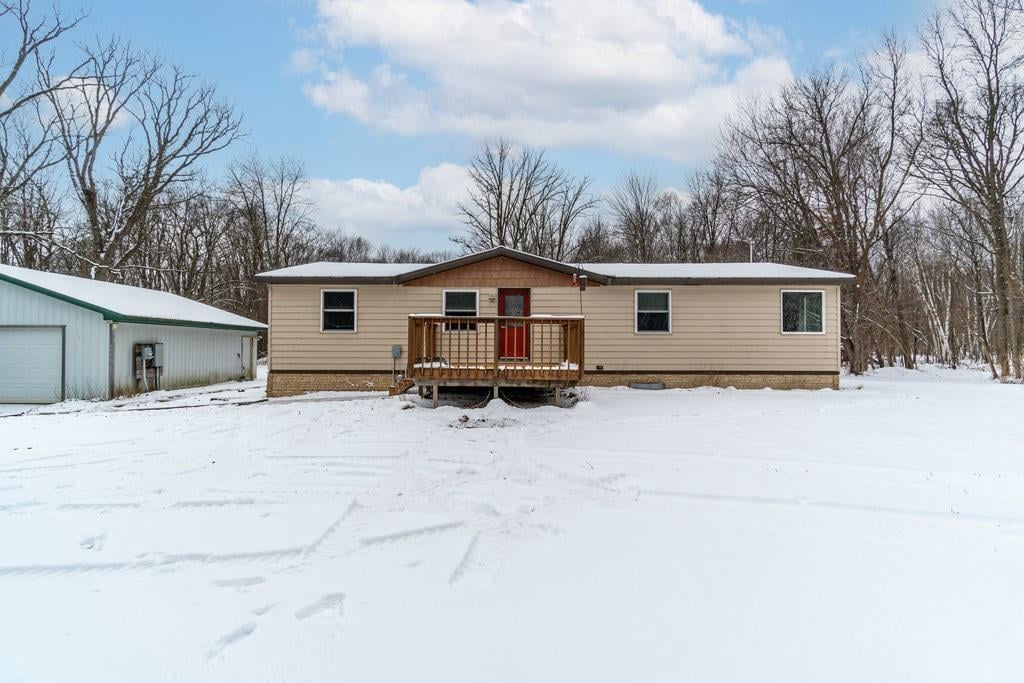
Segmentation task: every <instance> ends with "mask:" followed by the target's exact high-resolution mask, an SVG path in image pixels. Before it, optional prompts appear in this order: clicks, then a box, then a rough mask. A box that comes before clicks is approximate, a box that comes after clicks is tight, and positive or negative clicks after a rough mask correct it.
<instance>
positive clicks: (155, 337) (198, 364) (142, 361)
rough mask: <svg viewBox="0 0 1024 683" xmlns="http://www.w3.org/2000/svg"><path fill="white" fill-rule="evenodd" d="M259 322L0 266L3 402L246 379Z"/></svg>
mask: <svg viewBox="0 0 1024 683" xmlns="http://www.w3.org/2000/svg"><path fill="white" fill-rule="evenodd" d="M265 329H266V325H264V324H262V323H259V322H256V321H255V320H249V319H248V318H243V317H242V316H239V315H234V314H233V313H228V312H227V311H222V310H220V309H219V308H214V307H213V306H207V305H206V304H201V303H199V302H198V301H192V300H191V299H186V298H184V297H180V296H177V295H175V294H170V293H168V292H158V291H154V290H150V289H143V288H141V287H129V286H126V285H118V284H113V283H110V282H99V281H96V280H88V279H86V278H80V277H73V276H71V275H59V274H57V273H46V272H42V271H38V270H31V269H29V268H18V267H15V266H6V265H0V403H53V402H56V401H62V400H64V399H71V398H81V399H90V398H112V397H114V396H119V395H124V394H134V393H137V392H140V391H146V390H150V389H155V388H164V389H173V388H180V387H189V386H200V385H204V384H213V383H215V382H223V381H228V380H232V379H239V378H243V377H244V378H250V379H251V378H253V377H254V372H255V365H256V337H257V335H258V333H259V332H260V331H261V330H265Z"/></svg>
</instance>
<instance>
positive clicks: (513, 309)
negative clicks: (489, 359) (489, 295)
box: [498, 289, 530, 359]
mask: <svg viewBox="0 0 1024 683" xmlns="http://www.w3.org/2000/svg"><path fill="white" fill-rule="evenodd" d="M498 315H499V316H503V317H510V318H528V317H529V316H530V290H528V289H499V290H498ZM500 328H501V357H502V358H516V359H525V358H529V357H530V354H529V350H528V349H529V340H528V339H527V335H528V334H529V330H528V329H527V327H526V323H525V322H524V321H522V320H502V321H501V324H500Z"/></svg>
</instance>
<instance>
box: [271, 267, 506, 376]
mask: <svg viewBox="0 0 1024 683" xmlns="http://www.w3.org/2000/svg"><path fill="white" fill-rule="evenodd" d="M270 287H271V290H272V292H273V293H272V295H271V298H270V326H271V330H272V332H271V336H270V369H271V370H345V371H354V370H387V371H389V372H390V370H391V363H392V359H391V347H392V346H394V345H396V344H399V345H401V346H402V358H401V359H399V363H398V365H399V368H402V367H405V361H406V355H405V354H406V348H405V347H406V341H407V339H406V337H407V336H408V331H409V322H408V319H409V314H410V313H435V314H437V315H440V314H441V306H442V303H441V293H442V292H443V291H444V288H442V287H399V286H396V285H323V286H321V285H271V286H270ZM323 289H355V290H357V291H358V292H359V295H358V303H357V306H356V329H357V330H358V331H357V332H321V331H320V291H321V290H323ZM463 289H469V288H463ZM479 290H480V315H497V314H498V311H497V301H496V300H497V290H496V289H494V288H493V287H491V288H485V287H481V288H479Z"/></svg>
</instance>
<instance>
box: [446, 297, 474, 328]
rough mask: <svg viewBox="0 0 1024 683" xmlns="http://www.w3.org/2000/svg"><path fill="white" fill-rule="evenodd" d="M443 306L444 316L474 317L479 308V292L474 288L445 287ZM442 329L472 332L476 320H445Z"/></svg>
mask: <svg viewBox="0 0 1024 683" xmlns="http://www.w3.org/2000/svg"><path fill="white" fill-rule="evenodd" d="M443 306H444V308H443V312H444V315H445V317H452V318H462V317H465V318H475V317H477V316H478V315H479V310H480V292H478V291H477V290H475V289H446V290H444V302H443ZM444 329H445V330H455V331H456V332H472V331H474V330H476V322H469V321H468V320H467V321H466V322H447V323H445V325H444Z"/></svg>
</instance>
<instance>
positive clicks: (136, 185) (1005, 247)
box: [0, 0, 1024, 380]
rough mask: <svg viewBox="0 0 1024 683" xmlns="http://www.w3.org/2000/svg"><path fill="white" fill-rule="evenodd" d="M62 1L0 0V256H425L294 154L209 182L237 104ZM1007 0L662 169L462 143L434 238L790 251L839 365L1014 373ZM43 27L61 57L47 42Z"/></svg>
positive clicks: (575, 248) (818, 87) (177, 262)
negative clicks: (817, 282)
mask: <svg viewBox="0 0 1024 683" xmlns="http://www.w3.org/2000/svg"><path fill="white" fill-rule="evenodd" d="M81 22H82V17H80V16H70V17H69V16H62V15H61V14H60V13H59V11H57V10H53V11H51V12H49V13H42V14H36V13H34V12H33V11H32V8H31V6H30V3H29V0H19V1H17V2H15V1H13V0H0V29H3V30H5V31H8V32H9V33H10V34H11V35H15V36H17V37H19V40H18V42H20V46H19V47H18V49H16V50H15V51H14V52H13V53H11V55H9V56H8V58H7V59H6V61H4V62H2V63H0V260H2V261H3V262H5V263H14V264H16V265H23V266H27V267H31V268H41V269H47V270H55V271H60V272H69V273H74V274H79V275H84V276H87V277H93V278H97V279H103V280H110V281H116V282H124V283H128V284H136V285H142V286H146V287H152V288H157V289H163V290H167V291H172V292H175V293H178V294H181V295H183V296H188V297H190V298H194V299H198V300H201V301H205V302H208V303H211V304H213V305H217V306H222V307H225V308H228V309H230V310H232V311H236V312H238V313H241V314H243V315H247V316H250V317H254V318H257V319H264V320H265V316H266V310H265V309H266V300H265V292H264V291H263V288H261V287H259V286H257V285H256V284H255V283H254V281H253V275H254V274H255V273H257V272H260V271H263V270H270V269H273V268H279V267H284V266H288V265H293V264H296V263H303V262H308V261H312V260H342V261H355V260H360V261H364V260H377V261H416V262H420V261H424V262H425V261H433V260H437V259H440V258H443V257H445V256H447V255H448V254H444V253H440V252H439V253H432V254H427V253H423V252H420V251H418V250H401V249H393V248H389V247H386V246H375V245H372V244H371V243H370V242H368V241H367V240H366V239H364V238H362V237H359V236H350V235H345V234H343V233H340V232H338V231H335V230H330V229H327V228H325V227H324V226H320V225H318V224H317V223H316V221H314V220H313V215H314V214H313V208H314V207H313V206H312V205H311V204H310V201H309V199H308V197H307V195H306V192H305V189H306V177H305V174H304V172H303V168H302V165H301V164H300V163H299V162H297V161H295V160H292V159H287V158H279V159H265V158H261V157H260V156H258V155H250V156H244V157H241V158H238V159H236V160H235V161H234V162H232V163H230V164H229V165H228V166H227V169H226V170H225V171H224V172H223V173H221V174H220V176H219V177H218V178H215V179H213V178H210V177H209V175H208V174H207V173H206V172H204V162H205V161H206V160H207V158H208V157H210V155H213V154H215V153H218V152H222V151H224V150H226V149H229V148H232V147H233V145H235V143H237V141H238V140H239V138H240V137H241V136H242V122H241V117H240V115H239V114H238V113H237V112H236V111H235V109H234V107H232V106H231V105H230V104H228V103H226V102H225V101H224V100H223V99H222V98H221V97H220V96H219V95H218V93H217V91H216V89H215V88H214V87H212V86H210V85H209V84H206V83H204V82H202V81H201V79H199V78H198V77H197V76H195V75H193V74H190V73H188V72H186V71H184V70H183V69H182V68H180V67H178V66H176V65H174V64H171V63H168V62H166V61H164V60H161V59H159V58H156V57H154V56H152V55H150V54H147V53H146V52H145V51H143V50H140V49H138V48H136V47H135V46H134V45H132V44H131V43H130V42H127V41H125V40H122V39H119V38H111V39H106V40H94V41H93V42H91V43H77V44H75V45H74V47H73V48H70V49H64V48H67V47H68V46H69V45H71V43H70V41H69V39H68V36H69V35H71V34H72V33H73V32H75V31H76V30H78V28H79V25H80V24H81ZM1022 29H1024V9H1022V8H1021V6H1020V4H1019V3H1016V2H1007V1H1006V0H960V2H959V3H957V4H953V5H950V6H948V7H945V8H944V9H942V10H940V11H938V12H936V13H935V14H933V15H932V16H930V17H928V18H927V19H926V20H925V21H924V22H923V23H922V24H921V26H920V27H919V29H918V32H917V35H916V36H915V38H914V39H913V40H912V41H906V42H904V41H901V40H900V39H898V38H897V37H895V36H892V35H887V36H883V37H882V39H881V40H880V41H879V44H878V47H877V48H876V49H874V50H872V51H870V52H869V53H868V54H865V55H863V56H862V57H861V58H860V59H859V60H857V62H856V63H854V64H850V65H831V66H828V67H823V68H820V69H817V70H815V71H812V72H810V73H809V74H807V75H804V76H801V77H798V78H796V79H795V80H794V81H793V82H792V83H790V84H789V85H786V86H785V87H783V88H781V89H780V90H779V91H777V92H772V93H762V94H760V95H758V96H756V97H751V98H749V99H747V100H746V101H744V102H743V103H742V105H741V106H740V108H739V110H738V112H737V113H736V114H735V115H734V116H733V117H732V118H731V119H729V120H728V121H727V122H726V123H725V125H724V126H723V130H722V134H721V138H720V141H719V143H718V147H717V152H716V153H715V154H714V156H713V158H712V159H711V161H710V162H709V163H708V165H707V166H706V168H703V169H701V170H700V171H698V172H696V173H695V174H693V176H692V177H690V178H689V179H687V180H686V182H685V183H683V186H682V188H681V189H680V190H672V191H666V190H664V189H662V187H663V186H662V184H661V182H660V181H659V179H658V178H656V177H655V176H653V175H652V174H649V173H643V172H637V171H634V172H630V173H627V174H626V175H625V176H624V177H622V178H621V180H620V181H619V182H618V183H616V184H615V185H614V186H613V187H612V188H611V189H610V190H609V191H607V192H605V193H603V194H599V193H597V192H595V191H594V188H593V184H592V181H591V180H590V179H589V178H587V177H578V176H575V175H573V174H572V173H570V172H568V171H567V170H566V169H564V168H563V167H561V166H560V165H558V164H557V163H555V162H554V161H552V160H551V158H550V157H549V155H548V154H547V153H546V152H545V151H544V150H542V149H533V148H528V147H523V146H519V145H516V144H514V143H512V142H510V141H507V140H497V141H493V142H490V143H487V144H485V145H484V146H483V147H482V149H481V150H480V151H479V152H478V153H477V154H476V155H474V157H473V158H472V159H471V160H470V163H469V166H468V171H469V184H468V188H467V191H468V193H467V197H468V198H467V199H466V201H464V202H463V203H462V204H460V206H459V207H458V213H459V216H458V218H460V219H461V222H462V228H461V229H460V230H458V231H456V233H455V234H454V235H453V237H452V247H453V249H454V250H463V251H464V250H473V249H479V248H487V247H493V246H498V245H504V246H510V247H514V248H517V249H522V250H525V251H529V252H532V253H536V254H540V255H542V256H548V257H551V258H555V259H560V260H566V261H573V262H596V261H619V262H669V261H687V262H716V261H717V262H721V261H738V260H747V259H748V258H752V259H753V260H763V261H775V262H782V263H791V264H795V265H803V266H809V267H820V268H828V269H832V270H840V271H844V272H848V273H852V274H854V275H855V276H856V277H857V280H856V284H852V285H849V286H844V291H843V310H842V330H841V333H842V340H843V341H842V348H843V356H844V359H845V362H846V363H847V365H848V367H849V368H850V370H851V371H852V372H854V373H860V372H864V371H865V370H867V369H868V368H870V367H877V366H884V365H894V364H902V365H905V366H907V367H913V366H914V364H915V362H916V361H917V359H919V358H922V357H926V358H929V359H931V360H934V361H937V362H941V363H947V364H950V365H956V364H957V363H960V362H963V361H965V360H969V361H975V362H981V363H984V364H986V365H987V366H988V367H989V368H990V370H991V372H992V375H993V376H994V377H998V378H1002V379H1018V380H1019V379H1021V378H1022V372H1024V369H1022V355H1024V319H1022V315H1024V238H1022V232H1021V228H1020V216H1021V211H1020V208H1021V187H1020V186H1021V182H1022V179H1024V172H1022V168H1021V166H1022V163H1024V81H1022V78H1021V76H1022V69H1024V30H1022ZM57 46H61V47H62V50H61V51H60V52H59V54H60V55H61V60H60V62H59V63H58V58H57V57H55V55H56V54H58V50H56V47H57Z"/></svg>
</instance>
